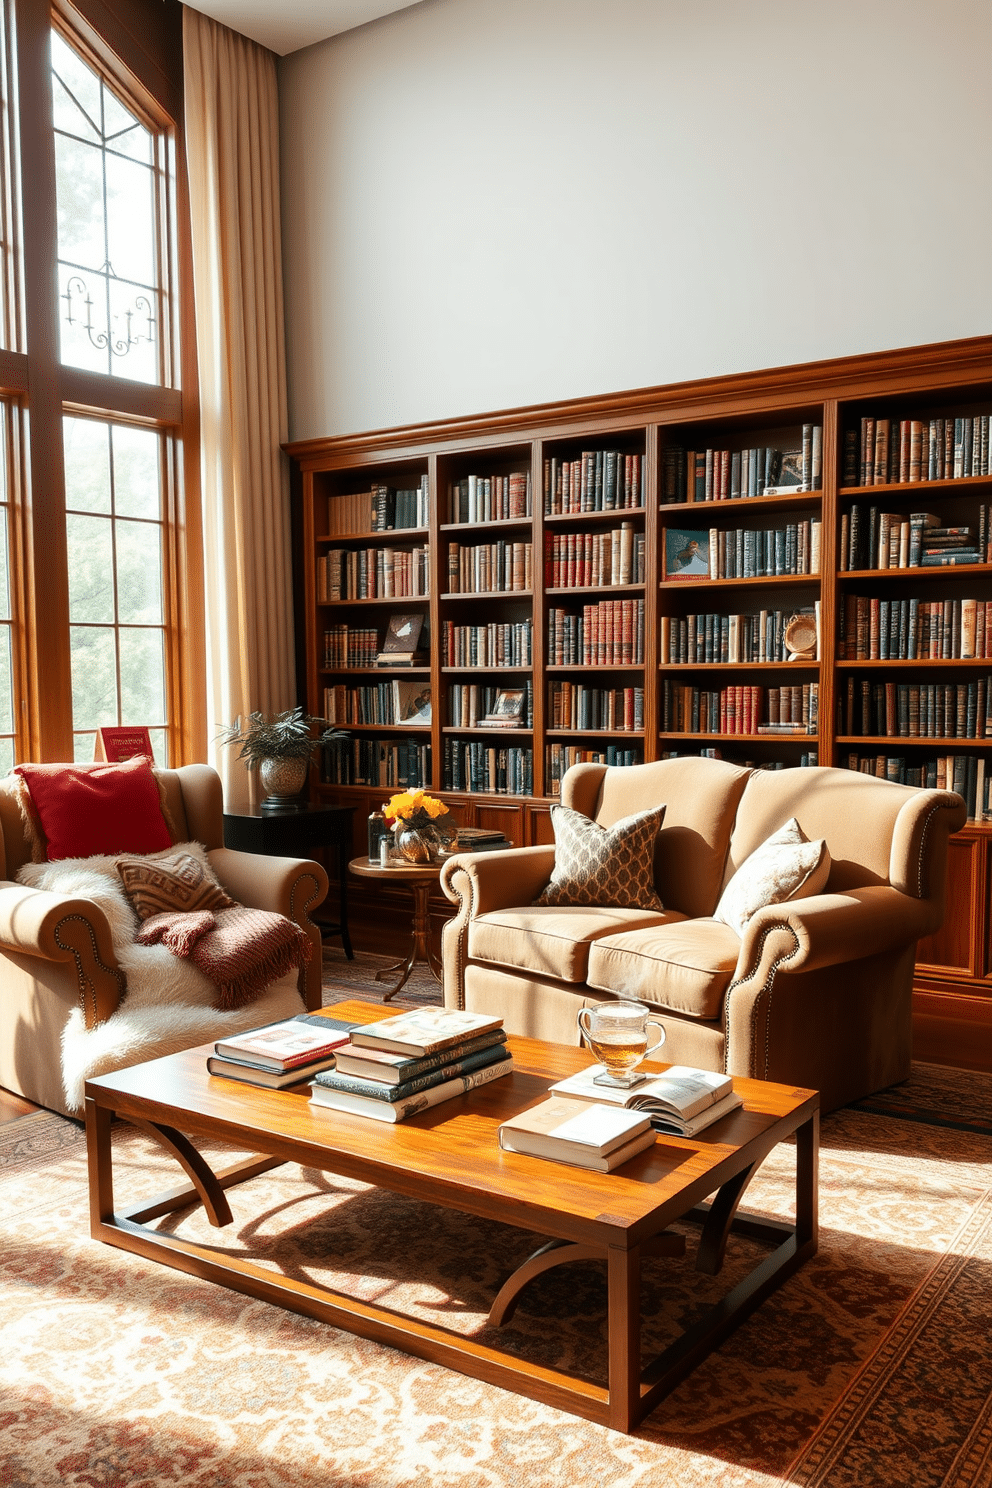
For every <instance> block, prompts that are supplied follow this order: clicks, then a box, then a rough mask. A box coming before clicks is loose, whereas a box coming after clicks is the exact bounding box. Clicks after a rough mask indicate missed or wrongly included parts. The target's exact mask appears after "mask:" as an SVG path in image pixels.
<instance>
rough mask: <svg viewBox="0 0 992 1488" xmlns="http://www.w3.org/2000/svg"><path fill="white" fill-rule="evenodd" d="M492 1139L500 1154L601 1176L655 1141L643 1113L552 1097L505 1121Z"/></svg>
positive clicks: (651, 1129) (652, 1144)
mask: <svg viewBox="0 0 992 1488" xmlns="http://www.w3.org/2000/svg"><path fill="white" fill-rule="evenodd" d="M497 1135H498V1138H499V1145H500V1147H502V1148H503V1150H504V1151H505V1152H522V1153H525V1154H527V1155H528V1156H530V1157H544V1158H549V1159H550V1160H551V1161H552V1162H562V1163H570V1164H571V1165H573V1166H574V1167H580V1168H591V1169H593V1170H594V1171H597V1172H601V1173H608V1172H611V1171H612V1170H613V1169H614V1168H618V1167H620V1166H621V1165H622V1164H623V1163H625V1162H627V1161H629V1159H630V1158H632V1157H635V1156H636V1155H637V1153H638V1152H643V1151H644V1150H645V1149H646V1148H648V1147H652V1146H654V1142H655V1133H654V1128H653V1127H652V1125H651V1118H650V1117H649V1116H647V1115H645V1114H643V1113H642V1112H638V1111H629V1110H625V1109H624V1108H623V1107H622V1106H621V1107H612V1106H606V1105H602V1104H600V1103H598V1102H597V1103H591V1102H588V1101H582V1100H575V1099H572V1100H570V1099H568V1098H567V1097H564V1096H551V1097H550V1098H549V1099H548V1100H544V1101H542V1102H541V1104H540V1105H538V1106H532V1107H531V1109H530V1110H529V1111H522V1112H521V1113H520V1115H519V1116H514V1117H513V1118H512V1119H511V1120H510V1121H504V1122H503V1124H502V1125H501V1126H500V1128H499V1130H498V1133H497Z"/></svg>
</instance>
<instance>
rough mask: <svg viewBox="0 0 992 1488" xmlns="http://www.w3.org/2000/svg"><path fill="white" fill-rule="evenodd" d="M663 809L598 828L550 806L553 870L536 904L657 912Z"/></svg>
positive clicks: (565, 809)
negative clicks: (658, 847) (658, 844)
mask: <svg viewBox="0 0 992 1488" xmlns="http://www.w3.org/2000/svg"><path fill="white" fill-rule="evenodd" d="M664 819H665V808H664V806H654V807H652V808H651V809H650V810H649V811H639V812H637V814H636V815H634V816H625V817H624V818H623V819H622V820H621V821H618V822H614V824H613V826H611V827H601V826H600V825H599V823H598V822H594V821H590V819H589V818H588V817H587V816H583V815H582V813H581V812H580V811H573V810H572V809H571V807H569V806H552V808H551V825H552V827H553V828H554V833H555V866H554V871H553V873H552V875H551V882H550V883H549V884H548V886H547V888H546V889H545V890H544V892H543V894H542V895H541V896H540V898H539V899H538V900H537V903H538V904H579V905H586V904H588V905H593V906H598V907H602V908H608V907H610V906H616V907H617V908H619V909H651V910H658V911H660V910H662V909H663V905H662V902H661V900H660V899H659V897H658V890H657V889H656V888H655V886H654V851H655V844H656V842H657V839H658V828H659V827H660V826H661V824H662V822H663V821H664Z"/></svg>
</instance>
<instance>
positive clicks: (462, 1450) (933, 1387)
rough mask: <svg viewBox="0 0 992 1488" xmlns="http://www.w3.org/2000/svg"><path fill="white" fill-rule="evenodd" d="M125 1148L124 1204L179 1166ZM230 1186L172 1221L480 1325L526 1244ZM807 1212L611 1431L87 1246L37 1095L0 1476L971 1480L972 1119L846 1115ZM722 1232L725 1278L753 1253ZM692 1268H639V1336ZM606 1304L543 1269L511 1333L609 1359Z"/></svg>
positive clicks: (10, 1293)
mask: <svg viewBox="0 0 992 1488" xmlns="http://www.w3.org/2000/svg"><path fill="white" fill-rule="evenodd" d="M328 1000H331V999H328ZM957 1075H958V1072H956V1071H945V1072H943V1079H944V1082H945V1095H946V1100H947V1101H952V1102H953V1101H954V1100H955V1099H959V1100H960V1101H962V1102H965V1097H964V1095H963V1093H962V1091H961V1088H960V1082H958V1081H957V1079H956V1077H957ZM927 1078H928V1079H931V1080H932V1079H934V1078H935V1077H932V1076H929V1075H928V1076H927ZM968 1079H969V1080H974V1079H975V1077H974V1076H972V1075H969V1076H968ZM984 1081H985V1083H984V1094H985V1099H986V1101H987V1100H988V1098H989V1097H990V1096H992V1078H989V1077H984ZM955 1091H957V1095H955ZM969 1099H970V1097H969ZM965 1104H966V1102H965ZM115 1142H116V1145H117V1153H118V1174H119V1176H118V1187H119V1192H118V1201H119V1202H124V1201H126V1200H130V1199H132V1198H137V1197H139V1196H141V1195H148V1194H152V1193H156V1192H159V1191H161V1190H162V1189H164V1188H167V1187H171V1186H174V1183H175V1181H176V1172H177V1170H176V1169H175V1167H174V1166H173V1165H172V1164H171V1163H170V1160H169V1159H168V1158H167V1157H166V1155H165V1154H164V1153H162V1152H161V1151H160V1150H159V1149H157V1147H156V1146H155V1145H154V1144H153V1143H152V1142H150V1141H149V1140H148V1139H147V1138H145V1137H144V1136H143V1135H141V1134H139V1133H136V1132H134V1131H132V1130H131V1129H129V1128H128V1127H126V1126H125V1125H123V1124H121V1125H120V1126H118V1127H117V1128H115ZM215 1152H216V1155H217V1156H218V1157H220V1158H221V1160H223V1161H228V1160H230V1153H224V1154H223V1156H222V1157H221V1154H220V1152H219V1150H217V1149H215ZM791 1167H792V1152H791V1149H789V1148H783V1149H781V1151H780V1152H779V1153H778V1154H776V1155H775V1157H774V1160H772V1161H770V1162H769V1163H767V1164H766V1165H765V1167H764V1168H763V1169H762V1171H761V1173H760V1174H759V1176H758V1178H757V1179H756V1180H755V1183H754V1184H753V1185H752V1187H751V1189H750V1190H749V1206H750V1207H752V1208H757V1209H767V1210H768V1211H769V1212H782V1211H783V1209H784V1208H785V1206H786V1201H787V1194H788V1190H789V1185H790V1178H791ZM231 1198H232V1205H233V1208H234V1213H235V1223H234V1226H233V1228H232V1230H231V1231H225V1232H219V1231H216V1230H211V1229H210V1227H209V1226H208V1225H207V1224H206V1223H205V1221H204V1220H203V1219H202V1218H201V1216H200V1214H199V1212H198V1211H186V1212H185V1213H184V1214H183V1215H182V1216H181V1217H179V1218H173V1219H171V1220H169V1221H163V1223H165V1224H168V1225H169V1227H170V1228H172V1229H174V1230H175V1231H176V1232H177V1233H179V1234H182V1235H186V1236H188V1237H190V1238H196V1239H197V1240H199V1241H207V1242H208V1243H210V1244H221V1245H224V1246H231V1247H232V1248H233V1249H234V1250H235V1251H236V1252H238V1253H239V1254H242V1255H247V1256H250V1257H252V1258H254V1259H256V1260H257V1261H258V1262H259V1264H261V1265H264V1266H268V1267H272V1268H279V1269H281V1270H283V1271H286V1272H289V1273H291V1274H293V1275H297V1276H301V1277H306V1278H309V1279H311V1280H314V1281H318V1282H319V1281H324V1282H329V1283H331V1284H333V1285H335V1286H339V1287H341V1289H343V1290H347V1291H349V1292H352V1293H353V1294H354V1295H356V1296H359V1297H364V1298H374V1299H375V1300H376V1301H378V1302H379V1303H384V1304H385V1305H389V1306H392V1307H395V1308H397V1309H398V1310H400V1311H408V1312H410V1313H412V1314H414V1315H416V1316H419V1317H424V1318H430V1319H433V1320H435V1321H437V1322H439V1323H443V1325H444V1326H446V1327H449V1328H457V1329H458V1330H460V1331H462V1332H465V1333H467V1334H476V1335H477V1336H479V1337H480V1338H485V1337H486V1332H485V1313H486V1310H487V1307H488V1303H489V1301H490V1300H491V1298H492V1295H493V1293H494V1291H495V1290H496V1288H497V1287H498V1285H499V1284H500V1282H501V1281H502V1280H503V1278H504V1277H505V1275H506V1274H507V1272H508V1271H509V1270H510V1269H511V1267H512V1266H513V1265H514V1264H515V1263H516V1262H517V1261H518V1260H519V1259H520V1258H521V1257H522V1256H523V1255H525V1254H527V1253H528V1251H529V1250H530V1249H531V1248H532V1246H533V1244H534V1243H535V1242H534V1237H533V1236H529V1235H527V1234H525V1233H523V1232H521V1231H516V1230H510V1229H508V1228H506V1227H504V1226H496V1225H492V1224H489V1223H486V1222H484V1221H482V1220H478V1219H474V1218H472V1217H470V1216H461V1215H457V1214H451V1213H447V1212H445V1211H438V1210H434V1209H429V1208H428V1207H427V1206H424V1205H421V1204H417V1203H414V1202H412V1201H410V1200H407V1199H403V1198H400V1197H394V1196H391V1195H388V1194H385V1193H383V1192H382V1191H380V1190H375V1189H371V1188H368V1187H366V1186H365V1185H362V1184H360V1183H357V1182H352V1181H349V1180H341V1179H338V1178H335V1177H333V1176H331V1175H325V1174H320V1173H318V1172H316V1171H313V1170H301V1169H300V1168H298V1167H295V1166H287V1167H285V1168H282V1169H276V1170H275V1171H274V1172H271V1173H267V1174H264V1175H262V1176H261V1177H260V1178H258V1179H256V1180H255V1181H254V1182H253V1183H252V1184H250V1185H245V1186H244V1187H243V1188H241V1189H238V1190H234V1191H233V1192H232V1194H231ZM821 1225H822V1229H821V1248H820V1251H819V1254H818V1255H817V1256H816V1257H815V1258H814V1259H813V1260H812V1261H811V1262H809V1263H808V1264H807V1265H806V1266H805V1267H804V1268H803V1269H802V1270H801V1271H800V1272H799V1273H798V1274H797V1275H796V1276H795V1277H793V1278H792V1279H791V1280H790V1281H789V1282H788V1283H787V1284H786V1285H785V1287H783V1289H782V1290H781V1291H780V1292H778V1293H777V1294H775V1296H773V1297H771V1298H770V1299H769V1300H768V1301H767V1302H765V1304H764V1305H763V1306H762V1307H761V1308H760V1309H759V1310H758V1312H757V1313H756V1314H755V1315H754V1317H753V1318H751V1319H750V1320H749V1321H748V1322H747V1323H746V1324H745V1325H744V1326H743V1327H742V1328H741V1329H740V1330H739V1331H738V1332H737V1333H736V1334H735V1335H734V1336H733V1337H732V1338H731V1339H730V1340H728V1342H727V1343H726V1344H724V1346H723V1347H722V1348H721V1349H720V1350H718V1351H717V1352H716V1353H715V1354H714V1355H713V1356H712V1357H711V1358H710V1359H708V1360H707V1361H705V1362H704V1363H703V1364H702V1365H701V1366H700V1367H699V1368H698V1369H697V1370H696V1371H695V1373H694V1374H693V1375H692V1376H690V1378H689V1379H688V1380H686V1381H685V1382H684V1383H683V1384H682V1385H681V1386H680V1387H679V1389H678V1390H677V1391H675V1392H674V1394H673V1395H671V1396H670V1397H669V1399H668V1400H667V1401H665V1402H664V1403H663V1404H662V1405H661V1406H660V1407H659V1408H658V1409H657V1410H656V1411H654V1412H653V1413H652V1415H651V1416H650V1417H649V1418H648V1420H647V1421H646V1422H645V1423H644V1424H643V1425H642V1426H641V1427H640V1428H639V1429H638V1430H637V1431H636V1432H635V1433H634V1434H633V1435H632V1436H630V1437H625V1436H621V1435H619V1434H617V1433H615V1432H612V1431H609V1430H607V1429H605V1428H602V1427H598V1426H594V1425H592V1424H591V1423H589V1422H585V1421H582V1420H579V1419H577V1418H574V1417H572V1416H569V1415H566V1414H564V1413H562V1412H560V1411H556V1410H554V1409H552V1408H550V1407H547V1406H542V1405H538V1404H536V1403H533V1402H531V1401H528V1400H525V1399H523V1398H522V1397H519V1396H516V1395H513V1394H510V1393H508V1392H506V1391H503V1390H500V1389H498V1388H496V1387H493V1386H489V1385H486V1384H483V1383H481V1382H478V1381H475V1380H469V1379H466V1378H464V1377H462V1376H461V1375H458V1374H455V1373H452V1372H450V1371H447V1370H444V1369H442V1368H440V1367H438V1366H435V1365H430V1364H425V1363H421V1362H420V1361H418V1360H414V1359H411V1358H408V1357H407V1356H405V1355H403V1354H400V1353H397V1352H395V1351H393V1350H391V1349H388V1348H385V1347H382V1346H380V1345H378V1344H374V1343H370V1342H366V1341H364V1340H362V1339H357V1338H353V1337H351V1336H350V1335H347V1334H344V1333H340V1332H338V1331H337V1330H335V1329H331V1328H327V1327H324V1326H322V1325H321V1324H318V1323H315V1322H311V1321H309V1320H307V1319H302V1318H297V1317H293V1316H290V1315H289V1314H287V1313H283V1312H282V1311H280V1310H279V1309H276V1308H273V1307H270V1306H268V1305H266V1304H264V1303H259V1302H254V1301H252V1300H250V1299H248V1298H246V1297H242V1296H237V1295H235V1294H233V1293H228V1292H226V1291H224V1290H222V1289H220V1288H216V1287H213V1286H210V1285H208V1284H206V1283H202V1282H199V1281H196V1280H195V1279H193V1278H190V1277H186V1276H183V1275H181V1274H179V1273H177V1272H172V1271H168V1270H166V1269H164V1268H162V1267H159V1266H156V1265H154V1264H152V1263H151V1262H146V1261H144V1260H142V1259H141V1258H139V1257H137V1256H131V1255H128V1254H126V1253H124V1252H121V1251H116V1250H113V1249H112V1248H111V1247H109V1246H103V1245H97V1244H94V1243H93V1242H92V1241H90V1240H89V1238H88V1234H87V1226H88V1219H87V1198H86V1164H85V1149H84V1144H83V1140H82V1136H81V1133H80V1130H79V1128H78V1126H76V1125H75V1124H74V1123H70V1122H67V1121H64V1120H62V1119H61V1118H59V1117H56V1116H51V1115H48V1114H47V1113H39V1115H37V1116H33V1117H27V1118H24V1119H23V1120H21V1121H17V1122H13V1123H11V1124H10V1125H9V1126H8V1127H5V1128H0V1257H2V1260H0V1265H2V1275H3V1286H2V1288H0V1328H2V1335H3V1338H4V1348H3V1350H2V1352H0V1382H2V1384H0V1391H2V1400H3V1404H2V1405H0V1425H2V1432H0V1481H2V1482H3V1483H4V1484H5V1485H9V1488H29V1485H30V1488H35V1485H38V1488H41V1485H46V1488H47V1485H54V1484H56V1483H60V1484H65V1485H66V1488H117V1485H121V1488H124V1485H127V1488H153V1485H156V1488H157V1485H159V1484H170V1485H177V1488H290V1485H293V1488H317V1485H321V1488H325V1485H341V1488H344V1485H348V1488H414V1485H417V1488H419V1485H421V1484H423V1483H425V1482H430V1483H431V1484H432V1485H443V1488H447V1485H451V1488H455V1485H457V1488H518V1485H522V1484H524V1483H526V1484H527V1485H528V1488H578V1485H586V1484H597V1485H598V1484H603V1485H610V1488H661V1485H668V1484H671V1485H678V1488H703V1485H706V1488H710V1485H720V1488H723V1485H729V1488H772V1485H785V1484H793V1485H801V1488H930V1485H933V1488H938V1485H939V1488H989V1485H990V1484H992V1398H990V1397H989V1393H988V1391H989V1376H988V1339H989V1337H990V1336H992V1305H990V1297H992V1287H990V1285H989V1278H990V1275H992V1141H990V1140H989V1139H988V1138H986V1137H984V1136H983V1135H981V1134H979V1133H974V1132H970V1131H959V1130H956V1129H953V1128H950V1127H947V1126H943V1125H941V1126H927V1125H924V1124H922V1123H920V1122H916V1121H913V1122H910V1121H904V1120H901V1119H898V1118H895V1117H892V1116H887V1115H876V1114H870V1113H868V1112H864V1111H855V1110H847V1111H840V1112H836V1113H834V1114H833V1115H831V1116H829V1117H827V1118H826V1119H825V1121H824V1123H823V1147H822V1158H821ZM732 1247H733V1255H732V1256H731V1255H728V1267H729V1278H731V1279H732V1277H733V1275H734V1272H735V1270H740V1269H742V1268H743V1267H744V1266H745V1265H750V1264H751V1263H752V1257H751V1256H750V1255H749V1254H748V1253H747V1251H746V1249H745V1248H743V1247H742V1246H741V1245H740V1242H737V1241H735V1242H732ZM691 1251H692V1242H690V1253H691ZM727 1280H728V1273H727V1271H726V1270H725V1273H724V1276H723V1277H722V1278H721V1279H720V1289H721V1290H722V1289H723V1287H724V1286H725V1285H726V1282H727ZM712 1285H713V1283H712V1281H711V1280H709V1279H707V1278H700V1277H698V1276H696V1275H695V1273H693V1272H692V1271H691V1270H689V1269H686V1268H685V1267H684V1265H683V1263H682V1262H665V1261H661V1260H658V1261H651V1262H648V1263H646V1265H645V1278H644V1305H645V1316H646V1332H647V1335H648V1336H647V1348H648V1349H649V1351H652V1352H653V1351H656V1350H657V1349H658V1348H659V1347H660V1346H661V1345H662V1344H663V1343H664V1341H665V1338H666V1336H667V1330H668V1328H669V1327H670V1322H669V1320H671V1319H677V1320H678V1322H679V1324H680V1325H684V1324H685V1323H686V1322H687V1321H689V1320H691V1318H692V1317H693V1315H694V1314H695V1313H696V1312H697V1311H698V1309H699V1308H700V1307H701V1306H702V1305H704V1303H705V1302H706V1300H707V1296H708V1295H709V1291H710V1289H711V1288H712ZM603 1300H604V1287H603V1275H602V1271H601V1268H599V1267H597V1266H595V1265H590V1266H581V1267H580V1266H578V1265H575V1266H571V1267H562V1268H560V1269H559V1270H558V1271H554V1272H551V1273H549V1274H547V1275H546V1276H545V1277H543V1278H541V1279H540V1280H539V1281H538V1282H536V1283H534V1284H533V1285H532V1287H531V1288H530V1289H529V1291H527V1292H525V1293H524V1295H523V1298H522V1301H521V1305H520V1308H519V1310H518V1312H517V1314H516V1315H515V1317H514V1319H513V1322H512V1324H511V1327H510V1329H509V1330H505V1331H507V1332H508V1333H509V1336H508V1337H504V1338H503V1339H502V1343H503V1345H504V1346H509V1347H511V1348H513V1349H515V1350H518V1351H519V1352H521V1353H524V1354H526V1355H527V1356H528V1357H531V1358H533V1359H535V1360H539V1361H541V1362H546V1363H548V1364H552V1365H554V1366H557V1367H566V1368H570V1369H571V1368H575V1369H579V1370H585V1371H587V1372H588V1373H589V1374H590V1375H592V1376H593V1377H600V1378H601V1377H602V1363H601V1361H602V1357H603V1341H604V1340H603Z"/></svg>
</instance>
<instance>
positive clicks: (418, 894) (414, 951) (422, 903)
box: [375, 883, 441, 1002]
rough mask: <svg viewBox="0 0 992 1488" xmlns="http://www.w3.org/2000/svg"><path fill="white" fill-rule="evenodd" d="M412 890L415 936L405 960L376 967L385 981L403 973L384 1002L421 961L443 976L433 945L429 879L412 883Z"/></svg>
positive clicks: (436, 974) (439, 976) (377, 976)
mask: <svg viewBox="0 0 992 1488" xmlns="http://www.w3.org/2000/svg"><path fill="white" fill-rule="evenodd" d="M410 889H411V890H412V892H413V936H412V939H411V942H410V950H409V953H408V954H407V956H406V959H405V960H403V961H397V962H396V964H395V966H384V967H383V969H382V971H377V972H376V974H375V979H376V981H377V982H385V981H388V979H389V978H390V977H391V976H395V975H396V973H397V972H399V973H400V979H399V981H398V982H397V983H396V985H395V987H390V989H389V991H388V992H384V993H383V995H382V1000H383V1002H389V1001H390V1000H391V999H392V998H393V997H395V996H396V994H397V992H398V991H399V990H400V988H401V987H403V986H405V984H406V983H407V981H408V980H409V977H410V973H411V972H412V971H413V968H414V967H415V966H416V964H417V962H418V961H426V963H427V965H428V966H429V967H430V969H431V971H432V972H433V974H434V979H435V981H438V982H439V981H440V980H441V958H440V957H439V956H438V955H437V954H436V952H435V951H434V948H433V946H432V945H431V920H430V910H429V903H430V895H431V884H430V883H411V884H410Z"/></svg>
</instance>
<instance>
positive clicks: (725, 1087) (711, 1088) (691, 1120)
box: [550, 1064, 744, 1137]
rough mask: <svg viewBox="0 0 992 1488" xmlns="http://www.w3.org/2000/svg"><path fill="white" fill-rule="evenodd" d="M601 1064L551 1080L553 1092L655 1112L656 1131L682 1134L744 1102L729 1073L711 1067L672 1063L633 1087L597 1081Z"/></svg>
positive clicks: (693, 1132)
mask: <svg viewBox="0 0 992 1488" xmlns="http://www.w3.org/2000/svg"><path fill="white" fill-rule="evenodd" d="M602 1069H603V1066H602V1065H600V1064H592V1065H590V1066H589V1068H588V1069H584V1070H580V1071H579V1073H578V1074H577V1075H569V1077H568V1079H567V1080H559V1081H558V1083H557V1085H552V1086H551V1089H550V1093H551V1094H554V1095H570V1096H572V1097H573V1098H575V1099H577V1100H588V1101H603V1102H605V1103H606V1104H608V1105H613V1106H626V1107H627V1109H628V1110H629V1111H644V1112H645V1114H646V1115H648V1116H650V1117H651V1125H652V1126H653V1127H654V1129H655V1131H661V1132H671V1133H673V1134H674V1135H675V1136H679V1137H694V1136H695V1135H696V1133H697V1132H701V1131H702V1130H703V1129H704V1127H707V1126H710V1125H711V1124H712V1122H714V1121H719V1120H720V1117H721V1116H726V1115H727V1114H728V1112H730V1111H735V1110H736V1109H737V1107H738V1106H742V1105H743V1104H744V1102H743V1099H742V1097H741V1096H739V1095H737V1094H735V1092H734V1088H733V1081H732V1080H731V1078H730V1076H729V1075H719V1074H716V1073H714V1071H712V1070H703V1069H693V1068H692V1067H691V1066H690V1065H687V1064H673V1065H672V1066H671V1068H670V1069H667V1070H666V1071H665V1073H664V1074H663V1075H653V1076H652V1077H651V1078H650V1079H649V1080H645V1082H644V1083H643V1084H642V1085H635V1086H634V1088H633V1089H632V1090H621V1089H617V1088H615V1087H611V1086H609V1085H597V1084H596V1083H595V1077H596V1075H598V1074H601V1073H602Z"/></svg>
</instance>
